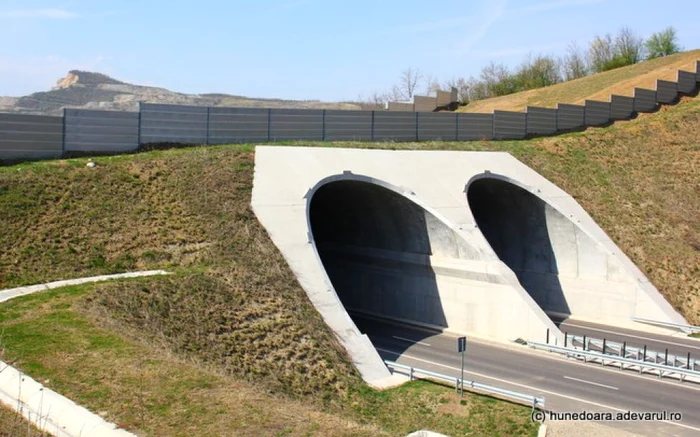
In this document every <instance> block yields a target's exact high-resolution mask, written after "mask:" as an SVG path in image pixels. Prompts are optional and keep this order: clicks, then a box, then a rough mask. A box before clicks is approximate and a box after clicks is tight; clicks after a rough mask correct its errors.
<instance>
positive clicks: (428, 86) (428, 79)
mask: <svg viewBox="0 0 700 437" xmlns="http://www.w3.org/2000/svg"><path fill="white" fill-rule="evenodd" d="M424 82H425V94H426V95H428V96H435V95H437V92H438V91H440V82H439V81H438V79H437V78H436V77H435V76H433V75H432V74H431V75H428V76H425V80H424Z"/></svg>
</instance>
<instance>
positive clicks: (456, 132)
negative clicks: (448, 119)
mask: <svg viewBox="0 0 700 437" xmlns="http://www.w3.org/2000/svg"><path fill="white" fill-rule="evenodd" d="M455 141H459V112H455ZM548 330H549V329H548ZM547 343H549V341H548V342H547Z"/></svg>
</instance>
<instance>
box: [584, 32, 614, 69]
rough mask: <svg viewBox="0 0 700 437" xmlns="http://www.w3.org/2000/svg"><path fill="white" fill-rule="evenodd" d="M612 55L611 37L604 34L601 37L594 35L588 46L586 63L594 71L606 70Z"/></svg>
mask: <svg viewBox="0 0 700 437" xmlns="http://www.w3.org/2000/svg"><path fill="white" fill-rule="evenodd" d="M613 56H614V51H613V43H612V37H611V36H610V34H609V33H608V34H605V36H603V37H602V38H601V37H599V36H596V37H595V39H594V40H593V41H591V44H590V46H589V47H588V65H589V66H590V67H591V70H592V71H593V72H594V73H600V72H601V71H605V70H608V69H609V68H607V66H609V65H610V63H611V62H612V59H613Z"/></svg>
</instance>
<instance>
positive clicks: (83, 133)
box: [63, 109, 139, 152]
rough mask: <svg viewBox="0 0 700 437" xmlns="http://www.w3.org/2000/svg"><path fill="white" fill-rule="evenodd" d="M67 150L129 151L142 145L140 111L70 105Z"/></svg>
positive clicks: (67, 123) (67, 114)
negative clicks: (87, 108) (83, 107)
mask: <svg viewBox="0 0 700 437" xmlns="http://www.w3.org/2000/svg"><path fill="white" fill-rule="evenodd" d="M63 114H64V117H65V120H64V122H65V125H66V126H65V139H64V144H65V146H64V147H65V151H66V152H129V151H134V150H136V149H138V147H139V114H138V112H119V111H93V110H86V109H66V110H65V111H64V113H63Z"/></svg>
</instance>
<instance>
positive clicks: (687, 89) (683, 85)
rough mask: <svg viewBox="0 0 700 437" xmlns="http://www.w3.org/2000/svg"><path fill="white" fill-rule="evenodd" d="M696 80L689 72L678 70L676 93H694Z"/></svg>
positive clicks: (693, 74)
mask: <svg viewBox="0 0 700 437" xmlns="http://www.w3.org/2000/svg"><path fill="white" fill-rule="evenodd" d="M697 82H698V80H697V79H696V76H695V73H693V72H691V71H683V70H678V91H679V92H681V93H684V94H692V93H693V92H695V88H696V87H697Z"/></svg>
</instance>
